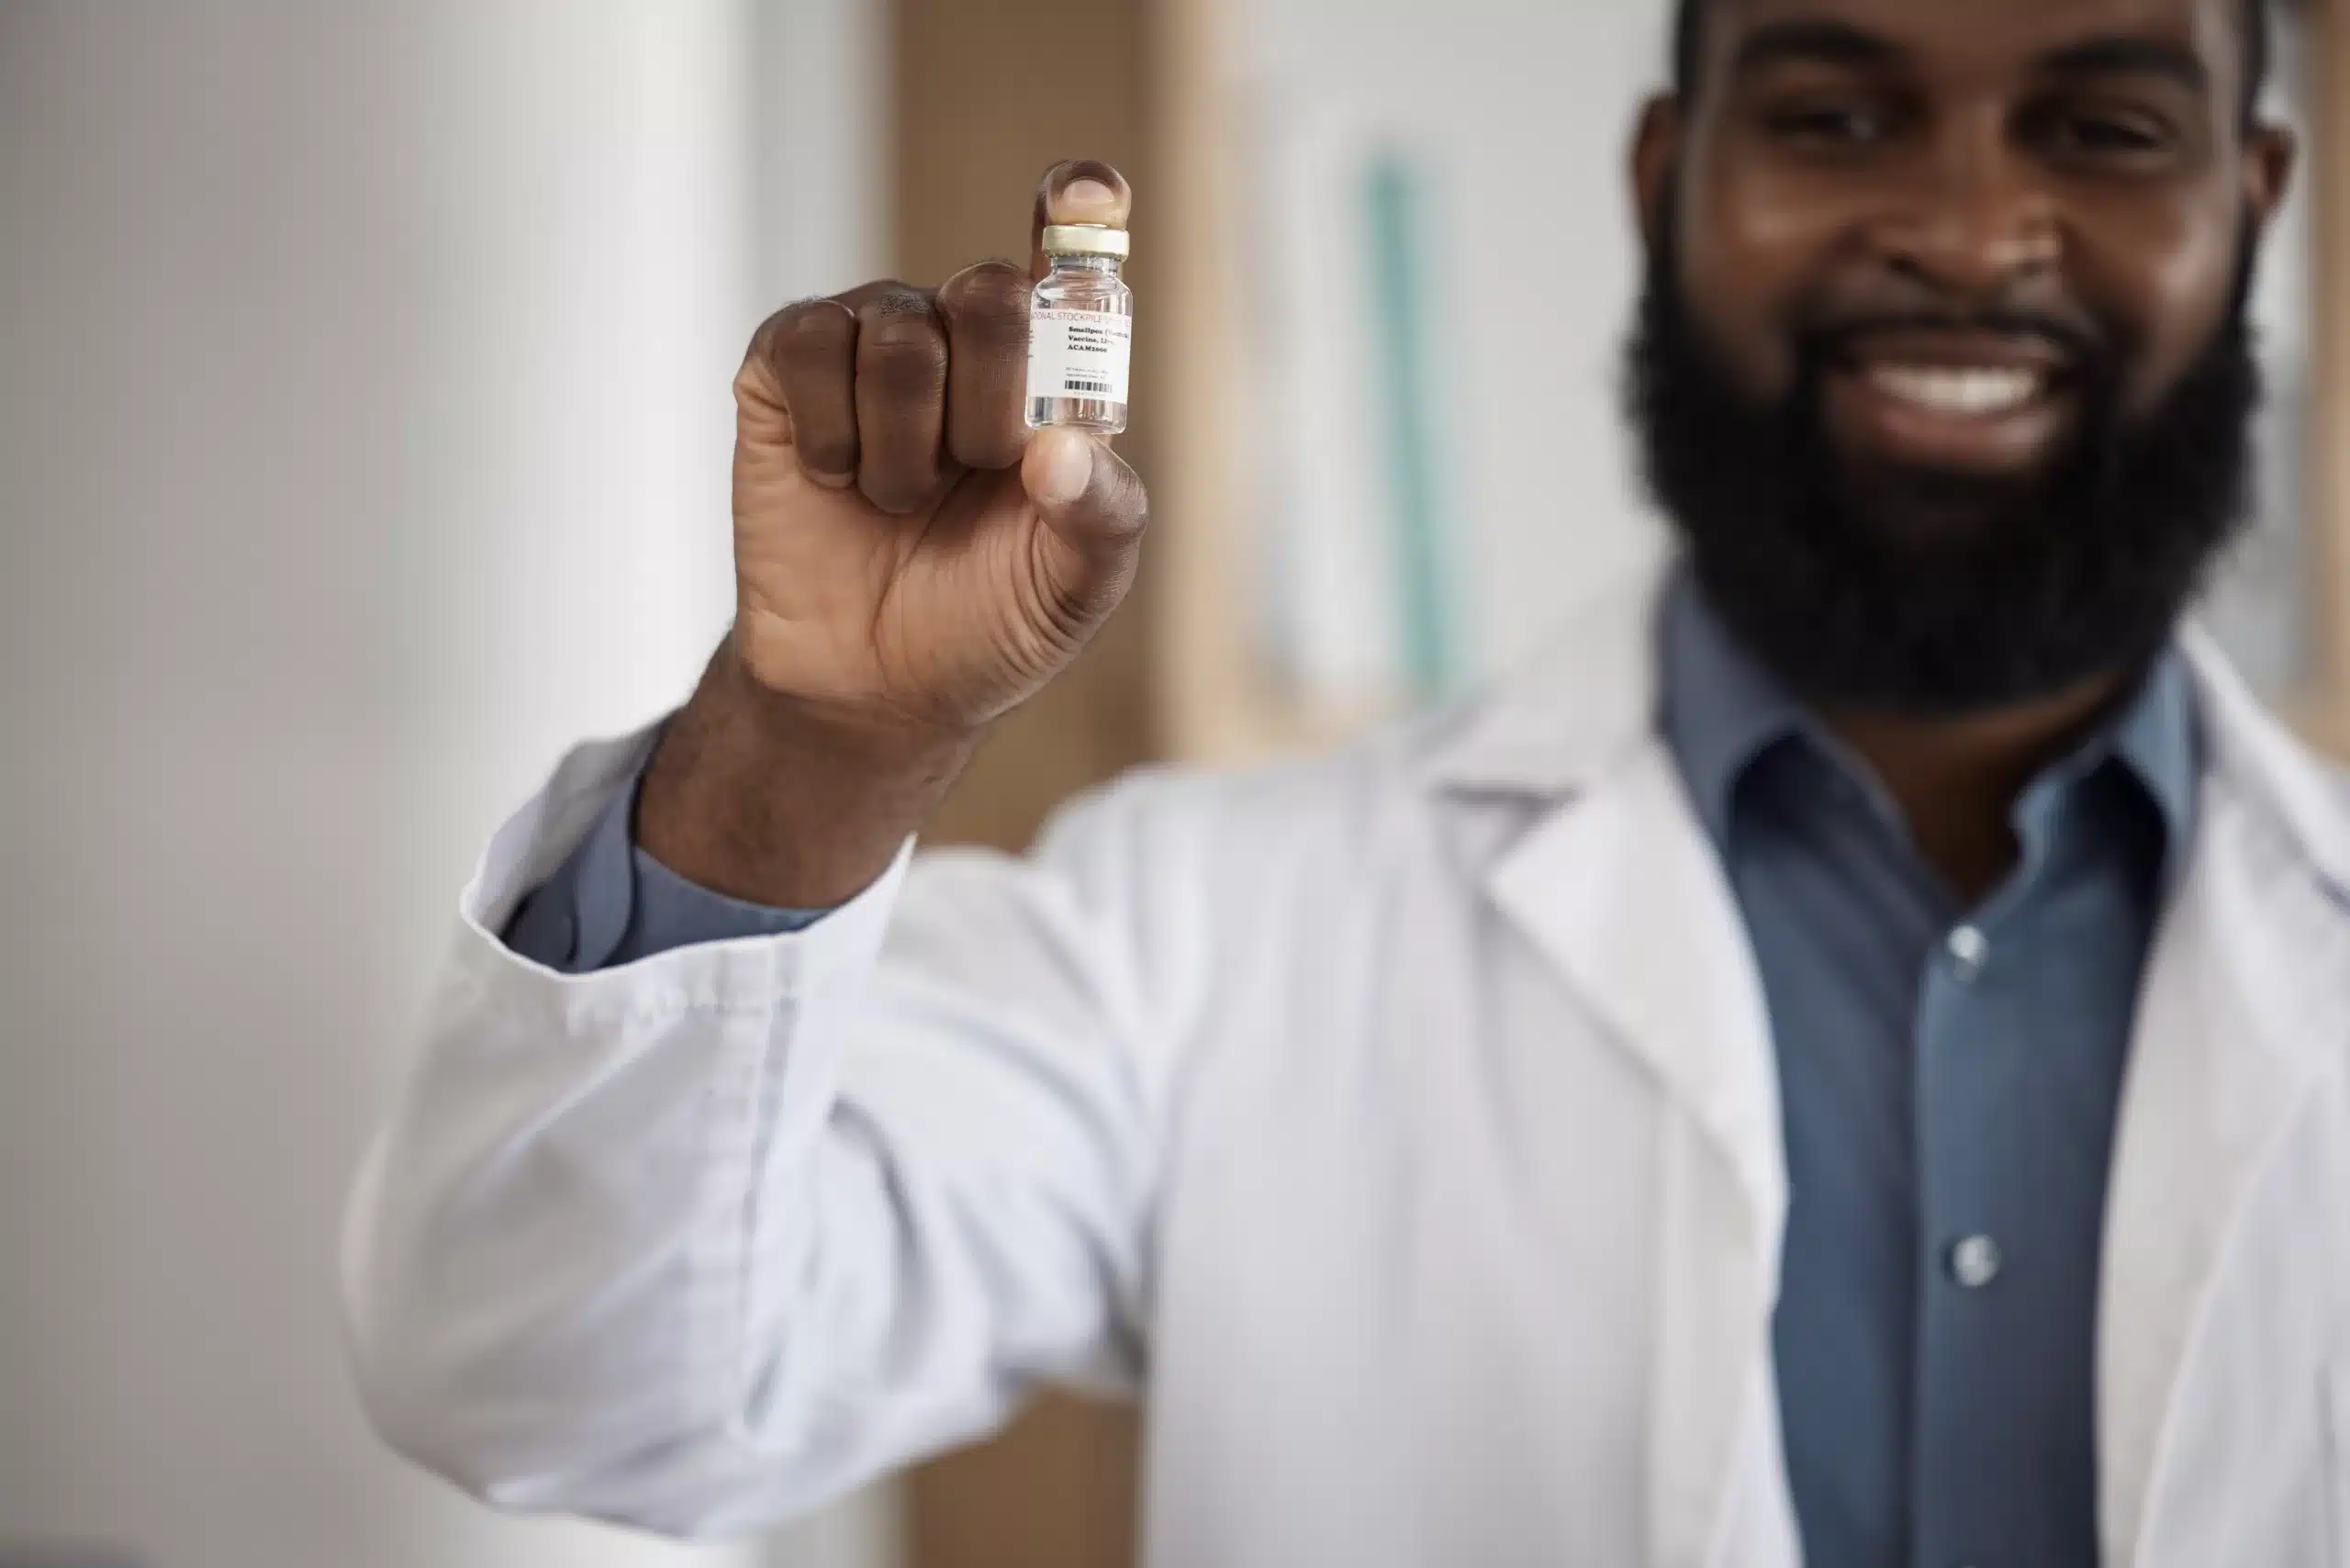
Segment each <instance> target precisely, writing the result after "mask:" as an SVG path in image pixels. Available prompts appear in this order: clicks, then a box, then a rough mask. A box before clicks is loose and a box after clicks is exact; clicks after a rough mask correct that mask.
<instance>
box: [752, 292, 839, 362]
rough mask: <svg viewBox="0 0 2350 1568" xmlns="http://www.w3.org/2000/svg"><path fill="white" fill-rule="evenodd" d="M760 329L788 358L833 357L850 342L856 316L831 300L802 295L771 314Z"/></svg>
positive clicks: (778, 350)
mask: <svg viewBox="0 0 2350 1568" xmlns="http://www.w3.org/2000/svg"><path fill="white" fill-rule="evenodd" d="M760 330H761V331H762V333H764V334H765V335H766V337H767V342H769V343H771V344H772V345H773V346H774V348H775V351H776V352H777V353H779V354H781V355H783V356H784V357H785V358H787V359H812V358H817V357H820V356H822V357H833V356H835V355H837V354H839V353H841V352H842V351H843V350H845V348H846V347H847V346H848V344H849V342H850V341H851V340H852V338H853V337H854V335H855V333H856V318H855V317H853V316H851V315H850V314H849V313H848V312H847V311H846V310H845V309H843V308H841V307H840V306H839V305H838V304H836V303H834V301H832V300H829V299H803V300H800V302H799V303H798V304H795V305H787V306H785V307H784V308H782V309H780V310H778V311H777V312H776V313H775V314H774V315H773V316H770V317H768V318H767V326H766V327H764V328H762V329H760Z"/></svg>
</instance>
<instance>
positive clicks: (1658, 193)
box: [1631, 93, 1684, 252]
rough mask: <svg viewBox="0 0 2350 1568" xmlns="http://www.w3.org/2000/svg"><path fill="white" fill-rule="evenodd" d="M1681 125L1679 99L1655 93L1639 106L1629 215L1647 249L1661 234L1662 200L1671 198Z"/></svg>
mask: <svg viewBox="0 0 2350 1568" xmlns="http://www.w3.org/2000/svg"><path fill="white" fill-rule="evenodd" d="M1683 128H1684V122H1683V119H1682V117H1681V100H1680V99H1678V98H1676V97H1674V96H1673V95H1671V94H1670V93H1659V94H1658V95H1655V96H1654V97H1651V99H1649V101H1648V102H1647V103H1646V104H1645V105H1643V106H1641V108H1640V124H1639V129H1638V130H1636V131H1634V132H1633V133H1632V171H1631V173H1632V202H1633V207H1634V209H1635V210H1634V212H1633V214H1632V218H1633V221H1634V222H1635V223H1637V224H1638V225H1639V230H1640V238H1641V239H1642V240H1643V241H1646V243H1647V245H1648V248H1649V250H1650V251H1651V252H1654V251H1655V250H1656V249H1657V246H1658V242H1659V241H1661V240H1662V238H1663V235H1664V230H1665V216H1666V213H1665V204H1666V203H1667V202H1669V201H1671V200H1672V199H1673V169H1674V167H1675V165H1677V164H1678V163H1679V162H1681V140H1682V135H1683Z"/></svg>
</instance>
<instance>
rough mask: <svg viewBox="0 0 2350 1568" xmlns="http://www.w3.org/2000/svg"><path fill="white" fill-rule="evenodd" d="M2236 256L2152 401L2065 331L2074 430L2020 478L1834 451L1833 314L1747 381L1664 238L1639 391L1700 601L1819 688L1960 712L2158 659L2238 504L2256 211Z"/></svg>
mask: <svg viewBox="0 0 2350 1568" xmlns="http://www.w3.org/2000/svg"><path fill="white" fill-rule="evenodd" d="M2243 254H2244V261H2243V263H2242V272H2241V275H2240V276H2239V278H2238V281H2237V287H2236V297H2235V299H2234V301H2233V305H2232V307H2231V308H2230V310H2229V313H2228V316H2227V319H2226V320H2225V321H2224V322H2223V323H2222V325H2221V329H2220V330H2219V331H2218V332H2217V333H2215V334H2214V337H2213V340H2212V342H2211V343H2210V346H2209V347H2208V348H2207V349H2206V350H2205V351H2204V352H2203V353H2202V355H2201V356H2200V357H2199V359H2198V360H2197V361H2196V363H2195V364H2194V365H2193V367H2192V368H2191V369H2190V370H2189V371H2188V374H2187V375H2185V376H2184V377H2182V378H2181V380H2180V381H2179V383H2178V384H2177V386H2176V387H2175V388H2174V389H2173V390H2172V391H2171V392H2170V393H2169V394H2168V395H2167V396H2166V397H2165V398H2164V399H2163V401H2162V403H2161V404H2160V406H2159V407H2157V408H2156V409H2154V410H2153V411H2152V412H2151V413H2150V414H2148V415H2146V416H2144V417H2143V418H2138V419H2124V418H2123V417H2122V415H2121V410H2120V402H2119V397H2118V392H2117V385H2118V381H2119V376H2118V374H2117V364H2116V362H2117V360H2118V358H2119V354H2118V352H2117V350H2116V349H2115V347H2114V346H2113V344H2112V342H2110V341H2109V342H2106V343H2104V344H2102V345H2098V344H2089V343H2087V342H2081V341H2073V342H2068V344H2067V346H2068V347H2070V348H2072V349H2073V350H2074V352H2075V353H2076V359H2077V360H2078V362H2079V363H2078V364H2077V367H2076V368H2077V369H2078V370H2079V372H2080V375H2078V378H2077V380H2076V391H2075V395H2076V397H2078V398H2080V399H2081V412H2080V418H2079V420H2078V422H2077V424H2076V429H2075V432H2074V434H2073V435H2072V437H2071V438H2070V440H2069V442H2068V443H2067V446H2066V448H2065V451H2064V452H2062V453H2061V454H2059V456H2058V458H2057V460H2056V461H2055V462H2054V463H2053V464H2052V465H2050V466H2049V468H2048V469H2047V470H2046V471H2045V472H2043V473H2042V474H2039V475H2035V476H2031V477H2028V478H2008V477H1995V476H1986V475H1981V474H1964V473H1958V472H1950V471H1935V470H1926V469H1919V468H1915V467H1910V466H1908V465H1893V464H1889V463H1886V462H1883V461H1867V460H1863V459H1859V458H1856V457H1854V456H1852V455H1850V454H1846V453H1844V452H1842V451H1841V450H1839V448H1838V447H1837V446H1836V444H1835V442H1834V441H1833V438H1832V437H1831V436H1830V432H1829V429H1828V424H1827V420H1826V418H1825V410H1824V400H1823V392H1824V382H1825V378H1826V376H1827V375H1829V374H1830V365H1831V364H1832V363H1833V362H1834V356H1833V354H1832V353H1831V352H1830V351H1831V349H1832V347H1833V346H1834V344H1833V340H1832V339H1831V338H1830V337H1829V336H1828V335H1825V334H1818V335H1814V336H1812V337H1810V338H1808V339H1807V340H1806V341H1805V342H1804V343H1803V344H1802V345H1801V347H1800V349H1799V353H1798V366H1799V368H1798V374H1797V375H1796V383H1795V387H1794V390H1793V391H1792V392H1791V393H1790V394H1789V395H1788V396H1787V397H1786V398H1785V399H1783V400H1782V401H1781V402H1780V403H1778V404H1777V405H1775V406H1774V405H1767V404H1761V403H1758V402H1756V401H1755V400H1754V399H1752V398H1748V397H1746V396H1744V395H1743V394H1742V393H1741V392H1740V390H1739V388H1738V387H1737V386H1736V385H1735V383H1734V382H1733V380H1732V379H1731V376H1730V374H1729V371H1728V370H1727V369H1726V368H1725V366H1724V364H1723V361H1722V359H1721V356H1720V355H1719V354H1718V353H1716V352H1715V351H1714V350H1713V348H1712V346H1711V345H1710V344H1709V343H1708V342H1706V339H1705V332H1704V330H1703V328H1702V327H1701V326H1700V325H1699V324H1698V323H1697V322H1696V321H1695V320H1694V319H1692V317H1691V316H1690V313H1689V311H1688V310H1687V308H1686V307H1685V305H1684V301H1683V300H1682V298H1681V297H1680V292H1679V285H1678V282H1677V279H1678V275H1679V274H1678V268H1677V264H1676V262H1675V257H1674V247H1673V242H1672V240H1671V237H1670V235H1668V237H1667V240H1666V242H1665V243H1663V244H1662V245H1659V246H1658V247H1656V248H1655V250H1654V252H1653V254H1652V255H1651V260H1650V265H1649V275H1648V281H1647V286H1646V292H1645V295H1644V297H1643V299H1642V302H1641V308H1640V320H1639V330H1638V331H1637V332H1636V334H1635V335H1634V338H1633V341H1632V343H1631V345H1630V349H1629V353H1628V362H1629V363H1628V371H1629V375H1628V403H1629V407H1630V413H1631V417H1632V420H1633V423H1634V425H1635V427H1636V428H1637V430H1638V431H1639V438H1640V441H1641V443H1642V447H1643V449H1644V457H1645V462H1646V469H1647V476H1648V481H1649V486H1650V488H1651V490H1652V491H1653V493H1654V494H1655V496H1656V498H1657V499H1658V501H1659V502H1660V503H1661V504H1662V507H1663V508H1664V510H1665V511H1666V512H1667V514H1668V515H1669V516H1670V517H1671V518H1672V519H1673V522H1674V524H1675V526H1676V528H1677V530H1678V532H1679V533H1680V534H1681V536H1682V539H1683V541H1684V543H1685V545H1686V548H1687V551H1688V554H1689V557H1690V561H1691V564H1692V566H1693V568H1694V570H1695V575H1696V577H1697V580H1698V582H1699V584H1700V586H1701V587H1702V588H1703V589H1704V591H1705V594H1706V598H1707V602H1708V603H1709V604H1710V605H1711V606H1712V607H1713V609H1714V610H1715V612H1716V613H1717V614H1718V615H1719V616H1720V617H1721V618H1722V620H1723V621H1724V622H1726V623H1727V624H1728V625H1729V628H1730V630H1731V631H1732V632H1733V633H1735V634H1736V635H1737V637H1738V638H1739V639H1740V642H1742V643H1743V644H1746V646H1747V647H1748V648H1749V649H1750V651H1751V652H1752V653H1753V654H1755V655H1757V656H1759V657H1760V658H1761V659H1762V662H1763V663H1764V664H1766V665H1768V666H1770V667H1771V668H1772V670H1773V671H1774V673H1776V674H1777V675H1778V677H1779V678H1781V679H1782V680H1784V681H1785V682H1786V683H1787V685H1788V686H1789V687H1790V688H1791V689H1793V690H1794V691H1795V692H1796V694H1797V695H1798V696H1799V697H1801V698H1803V699H1804V700H1807V701H1809V702H1811V703H1813V704H1815V705H1818V706H1823V707H1842V708H1853V709H1862V710H1867V711H1884V712H1897V713H1903V714H1908V715H1913V716H1919V717H1929V716H1952V715H1956V714H1961V713H1967V712H1974V711H1984V710H1986V709H1991V708H1997V707H2000V706H2004V705H2008V704H2011V703H2015V702H2019V701H2023V700H2030V699H2032V698H2035V697H2044V696H2052V695H2055V694H2057V693H2061V692H2064V691H2066V690H2069V689H2074V688H2076V687H2078V686H2080V685H2082V684H2084V683H2085V682H2087V681H2088V680H2090V679H2092V678H2096V677H2098V676H2101V675H2109V674H2115V673H2126V672H2128V671H2130V670H2132V669H2133V668H2135V667H2136V666H2140V665H2142V664H2143V663H2145V662H2146V661H2148V660H2150V659H2151V658H2152V657H2153V656H2154V654H2155V653H2156V652H2157V651H2158V650H2159V649H2160V647H2161V646H2162V644H2164V642H2165V640H2166V639H2167V638H2168V637H2169V635H2170V634H2171V632H2172V630H2173V628H2174V627H2175V625H2176V623H2177V620H2178V618H2179V616H2180V614H2181V613H2182V612H2183V611H2184V610H2185V609H2186V607H2187V605H2188V602H2189V601H2190V600H2191V599H2193V598H2194V597H2195V595H2196V593H2197V591H2198V589H2199V588H2200V587H2201V585H2202V581H2203V577H2204V575H2205V573H2206V572H2207V571H2208V570H2209V568H2210V566H2211V565H2212V563H2213V562H2214V561H2215V560H2216V559H2217V558H2218V557H2219V555H2220V554H2221V550H2222V549H2223V547H2224V546H2226V545H2227V544H2228V543H2230V541H2231V540H2232V539H2233V537H2234V535H2235V533H2236V532H2237V530H2238V527H2239V524H2240V522H2241V521H2242V520H2243V519H2244V516H2245V514H2246V512H2247V510H2248V499H2249V492H2250V474H2251V470H2252V450H2253V447H2252V441H2253V437H2252V428H2251V427H2252V415H2253V412H2254V410H2255V409H2256V408H2257V407H2258V405H2259V401H2260V385H2261V384H2260V371H2259V366H2258V364H2257V361H2256V360H2255V355H2254V351H2253V333H2252V328H2251V325H2250V309H2249V305H2250V295H2251V280H2252V271H2253V264H2254V237H2253V236H2252V234H2251V233H2250V232H2249V231H2247V233H2246V235H2245V237H2244V252H2243Z"/></svg>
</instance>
